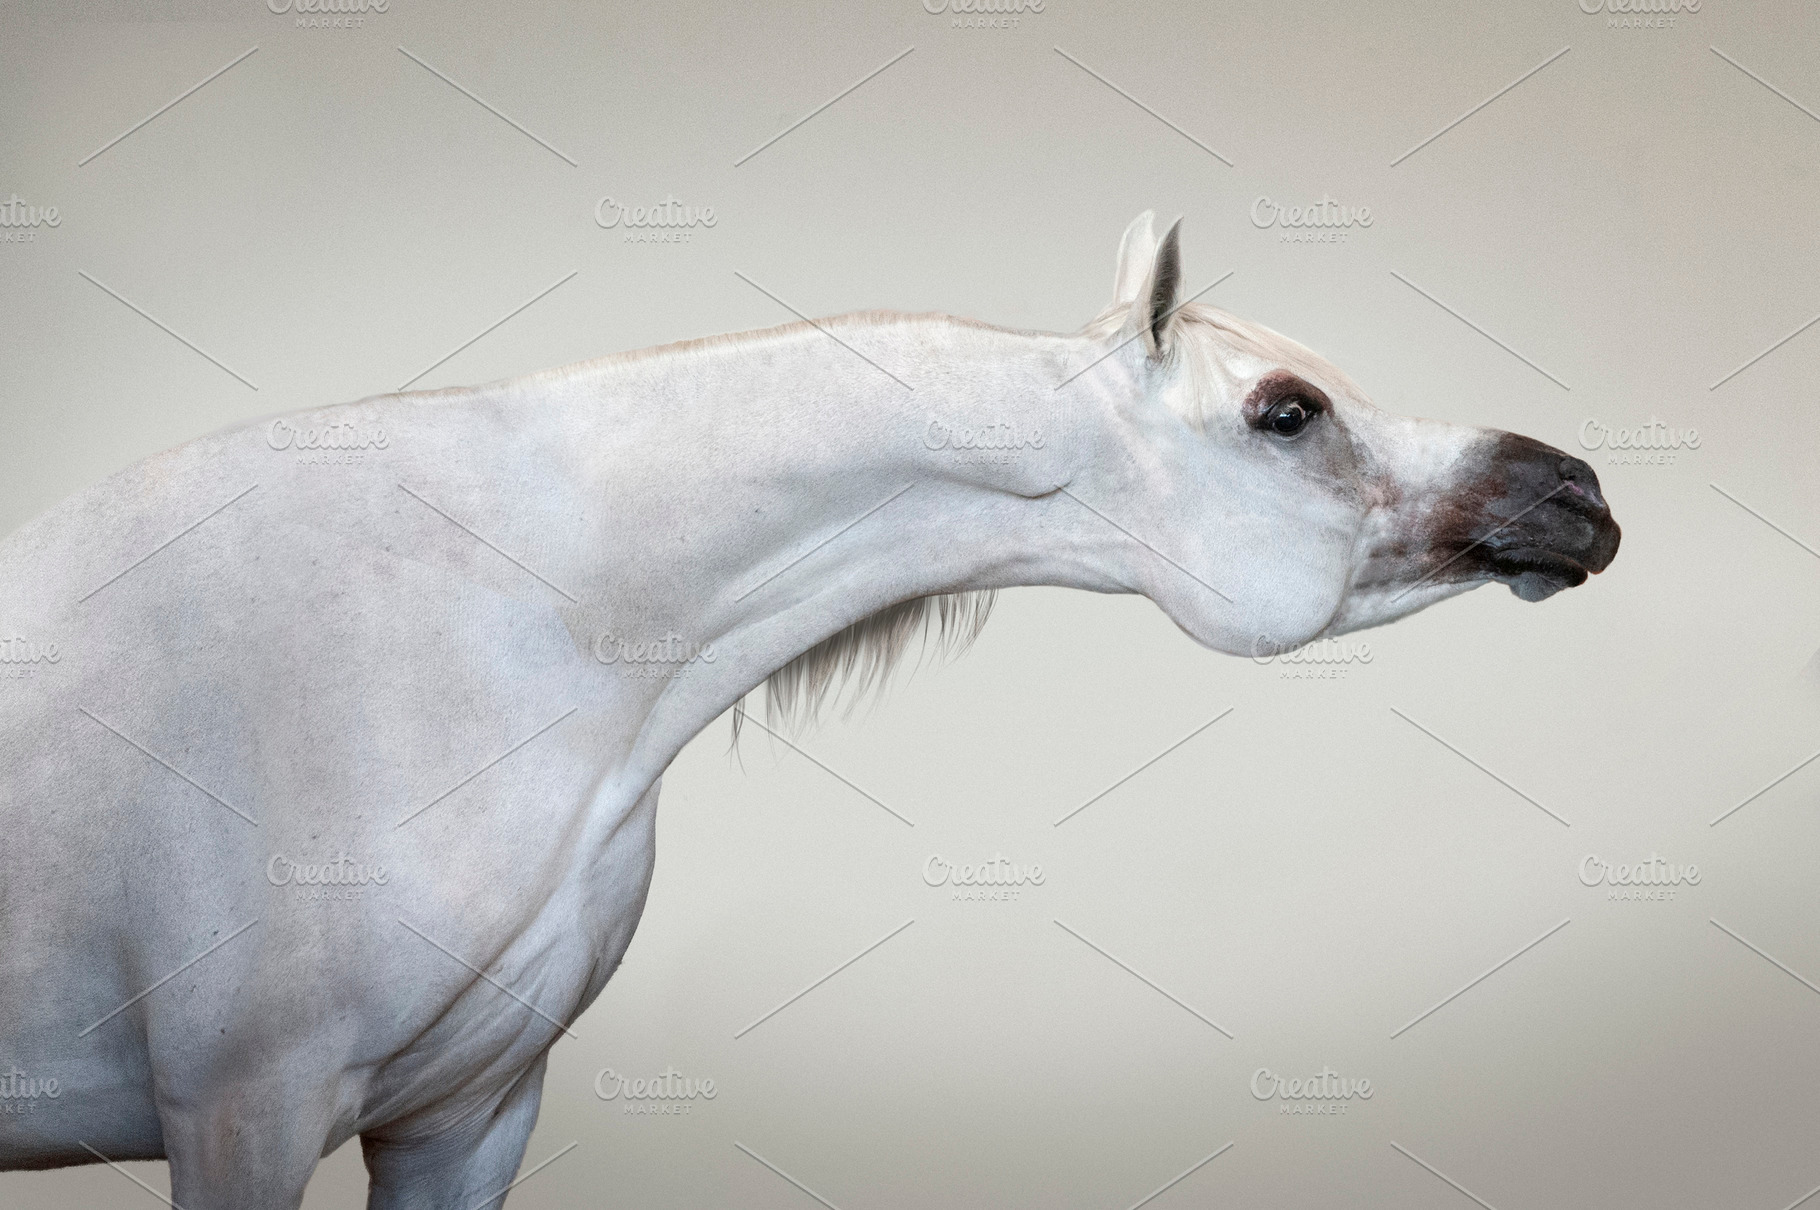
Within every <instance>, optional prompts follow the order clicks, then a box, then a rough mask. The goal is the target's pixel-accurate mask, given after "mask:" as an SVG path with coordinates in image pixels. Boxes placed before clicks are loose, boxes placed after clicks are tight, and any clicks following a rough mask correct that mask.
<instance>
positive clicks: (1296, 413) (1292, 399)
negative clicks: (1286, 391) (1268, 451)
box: [1264, 395, 1315, 437]
mask: <svg viewBox="0 0 1820 1210" xmlns="http://www.w3.org/2000/svg"><path fill="white" fill-rule="evenodd" d="M1314 415H1315V409H1314V408H1313V407H1311V406H1309V404H1308V401H1307V400H1305V399H1303V398H1302V397H1301V396H1299V395H1291V396H1289V397H1288V398H1287V399H1279V400H1278V401H1277V402H1275V403H1273V404H1271V405H1270V410H1269V411H1268V412H1266V413H1265V414H1264V423H1265V424H1267V425H1269V426H1270V431H1271V432H1273V433H1275V434H1277V435H1278V436H1279V437H1293V436H1295V435H1296V434H1297V433H1299V432H1301V431H1302V429H1303V428H1304V427H1305V426H1306V425H1307V424H1308V422H1309V421H1310V420H1311V419H1313V418H1314Z"/></svg>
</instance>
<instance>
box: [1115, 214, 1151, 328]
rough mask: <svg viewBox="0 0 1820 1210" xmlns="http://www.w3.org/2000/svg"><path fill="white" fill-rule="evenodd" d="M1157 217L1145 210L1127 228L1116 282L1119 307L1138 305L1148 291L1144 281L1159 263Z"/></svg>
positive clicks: (1121, 244)
mask: <svg viewBox="0 0 1820 1210" xmlns="http://www.w3.org/2000/svg"><path fill="white" fill-rule="evenodd" d="M1155 218H1156V214H1155V212H1154V211H1150V210H1146V211H1144V213H1142V214H1140V215H1138V216H1137V217H1136V218H1134V219H1132V220H1131V226H1129V227H1127V228H1125V238H1124V239H1122V240H1120V241H1119V269H1118V273H1117V275H1116V276H1114V277H1113V279H1112V305H1113V306H1115V307H1128V306H1130V305H1131V304H1132V303H1134V302H1136V301H1137V297H1138V294H1139V293H1140V292H1142V290H1143V289H1144V279H1145V278H1147V277H1149V276H1150V265H1151V262H1153V261H1154V260H1156V232H1155V230H1154V229H1153V227H1152V225H1151V224H1152V222H1153V221H1154V220H1155Z"/></svg>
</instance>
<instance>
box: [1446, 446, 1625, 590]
mask: <svg viewBox="0 0 1820 1210" xmlns="http://www.w3.org/2000/svg"><path fill="white" fill-rule="evenodd" d="M1490 441H1491V445H1490V447H1489V449H1487V450H1486V453H1485V455H1484V458H1483V462H1482V463H1481V465H1480V466H1479V467H1478V468H1477V469H1476V470H1475V472H1474V473H1473V474H1472V475H1471V476H1470V477H1469V478H1468V480H1467V482H1466V483H1465V484H1463V485H1462V487H1461V488H1460V489H1459V492H1458V494H1457V495H1456V497H1455V502H1454V507H1453V508H1451V509H1449V510H1448V512H1449V513H1450V514H1451V518H1452V524H1451V525H1450V526H1449V529H1450V530H1451V532H1450V533H1448V534H1447V535H1446V537H1445V538H1444V539H1443V540H1442V541H1441V542H1440V543H1439V545H1440V546H1441V547H1442V549H1443V552H1444V553H1443V557H1449V556H1451V558H1450V561H1454V562H1456V565H1463V569H1464V570H1466V571H1467V573H1468V574H1470V575H1474V576H1482V577H1489V578H1490V579H1494V580H1497V581H1498V582H1499V583H1502V584H1508V585H1510V590H1511V592H1513V593H1515V594H1516V595H1517V596H1519V597H1521V598H1522V599H1523V600H1525V601H1540V600H1543V599H1544V598H1547V597H1551V596H1553V595H1554V594H1555V593H1557V592H1560V591H1561V590H1562V589H1563V588H1576V587H1578V586H1579V585H1581V584H1584V583H1585V582H1586V577H1587V576H1588V575H1596V574H1597V573H1599V572H1601V571H1604V570H1605V569H1606V568H1607V567H1609V566H1610V565H1611V561H1612V560H1613V559H1614V558H1616V557H1617V554H1618V540H1619V538H1620V537H1621V531H1620V530H1619V529H1618V523H1617V522H1616V521H1614V520H1612V516H1611V509H1610V508H1609V507H1608V506H1607V505H1606V503H1605V496H1604V494H1603V493H1602V492H1600V490H1599V476H1598V475H1596V474H1594V473H1593V468H1592V467H1590V466H1588V465H1587V464H1586V463H1585V462H1584V461H1583V460H1581V459H1579V458H1575V457H1573V456H1572V455H1570V454H1565V453H1563V452H1562V451H1560V450H1558V449H1555V448H1554V447H1553V446H1549V445H1543V444H1542V443H1541V442H1540V441H1535V440H1532V439H1530V438H1528V437H1521V436H1518V435H1517V434H1515V433H1498V434H1496V435H1494V436H1492V437H1491V438H1490ZM1448 547H1452V548H1454V549H1453V550H1452V551H1447V549H1446V548H1448ZM1449 570H1452V569H1451V568H1450V569H1449ZM1456 574H1457V573H1456Z"/></svg>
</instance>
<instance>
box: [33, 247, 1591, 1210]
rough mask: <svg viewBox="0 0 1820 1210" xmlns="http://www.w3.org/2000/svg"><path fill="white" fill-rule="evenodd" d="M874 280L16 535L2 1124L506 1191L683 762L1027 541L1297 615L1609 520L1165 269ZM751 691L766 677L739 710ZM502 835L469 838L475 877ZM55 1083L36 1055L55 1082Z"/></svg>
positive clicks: (861, 662)
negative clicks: (1081, 295)
mask: <svg viewBox="0 0 1820 1210" xmlns="http://www.w3.org/2000/svg"><path fill="white" fill-rule="evenodd" d="M1180 280H1181V267H1180V257H1179V253H1178V249H1177V228H1176V227H1173V226H1172V227H1171V228H1170V229H1169V230H1168V231H1167V232H1166V233H1165V234H1164V235H1163V237H1162V238H1161V239H1160V240H1159V239H1157V238H1156V237H1155V235H1154V234H1153V230H1152V225H1151V217H1150V215H1149V214H1145V215H1143V216H1141V217H1140V218H1139V219H1138V220H1137V221H1136V222H1135V223H1133V224H1132V226H1131V228H1130V229H1129V230H1128V231H1127V232H1126V233H1125V238H1124V243H1123V247H1122V248H1121V251H1120V257H1119V265H1118V273H1117V286H1116V293H1115V298H1114V302H1113V305H1112V306H1111V307H1110V308H1109V309H1108V310H1107V311H1105V312H1104V313H1103V314H1102V315H1100V316H1099V317H1098V318H1097V319H1095V320H1094V321H1092V322H1091V323H1090V324H1088V325H1087V326H1086V327H1085V328H1084V329H1083V330H1082V331H1080V332H1078V333H1075V334H1073V335H1056V334H1049V333H1037V332H1018V331H1008V330H1005V329H1001V328H996V327H990V326H987V325H985V324H981V323H976V322H972V321H967V320H958V319H953V318H949V317H947V316H942V315H916V316H913V315H899V314H888V313H870V314H859V315H850V316H845V317H842V318H839V319H833V320H827V321H823V322H821V323H816V324H806V323H805V324H792V325H788V326H785V327H782V328H776V329H772V330H769V331H764V332H756V333H747V334H742V335H738V336H728V337H715V338H711V339H708V340H701V341H693V342H689V343H686V344H680V345H672V346H667V347H664V348H661V349H656V350H651V351H647V352H642V353H632V354H625V355H620V356H613V357H607V358H603V359H601V360H598V361H591V362H585V363H582V364H579V365H574V366H570V367H567V368H564V369H560V370H553V371H547V372H544V373H539V374H532V375H529V376H527V377H523V378H516V379H511V380H508V381H505V382H501V383H496V384H493V385H491V386H483V387H476V388H471V389H452V390H443V391H429V392H413V393H409V394H397V395H384V396H378V397H375V398H372V399H367V400H364V401H362V402H359V403H353V404H347V405H345V406H341V407H336V408H330V409H325V410H322V411H318V412H310V413H304V414H299V415H295V416H290V417H285V418H283V419H279V420H275V421H271V422H267V423H260V424H258V425H255V426H250V427H245V428H240V429H237V430H234V431H230V432H227V433H224V434H220V435H217V436H213V437H207V438H203V439H200V440H197V441H192V442H190V443H189V444H187V445H184V446H181V447H179V448H177V449H175V450H172V451H170V452H168V453H165V454H161V455H159V456H157V457H153V458H149V459H147V460H145V461H144V462H141V463H139V464H137V465H135V466H133V467H130V468H128V469H127V470H124V471H122V472H120V473H119V474H117V475H115V476H114V477H112V478H111V479H109V480H107V481H106V482H104V483H102V484H100V485H98V486H96V487H94V488H92V489H90V490H88V491H86V492H84V493H82V494H81V495H79V496H77V497H75V498H73V499H71V500H69V501H66V502H65V503H64V504H62V505H60V506H59V507H57V508H55V509H53V510H52V511H51V512H49V513H47V514H45V515H44V516H42V517H39V518H38V519H37V520H35V521H33V522H31V523H30V524H28V525H27V526H25V527H24V528H23V529H21V530H20V531H18V532H17V533H15V534H13V535H12V536H11V537H10V538H8V539H7V540H6V541H5V543H4V544H3V545H0V637H4V639H5V643H4V644H0V647H3V648H4V653H5V654H4V660H3V661H0V671H3V672H4V673H5V674H6V681H5V682H0V688H3V689H4V692H0V720H3V722H0V835H4V837H5V842H6V854H5V858H4V871H3V873H0V945H3V950H0V1068H4V1069H5V1071H6V1073H7V1079H8V1081H9V1085H8V1087H9V1088H11V1089H14V1091H13V1092H11V1093H9V1095H13V1096H23V1095H27V1094H26V1093H20V1092H18V1091H16V1090H17V1089H20V1088H23V1089H27V1090H35V1091H36V1092H37V1093H42V1092H44V1090H46V1089H47V1088H54V1089H55V1091H56V1096H55V1097H54V1098H53V1099H51V1100H46V1101H43V1102H41V1103H40V1104H39V1105H38V1107H37V1111H36V1112H32V1113H20V1114H8V1115H3V1116H0V1168H43V1167H54V1166H59V1165H67V1164H79V1163H89V1162H97V1161H99V1160H101V1159H107V1160H122V1159H154V1158H159V1157H163V1158H167V1159H168V1160H169V1161H170V1170H171V1187H172V1193H173V1196H174V1198H175V1200H176V1202H177V1203H178V1204H179V1205H181V1206H182V1207H184V1208H185V1210H226V1208H229V1207H231V1208H233V1210H255V1208H265V1207H292V1206H296V1205H297V1204H298V1202H299V1200H300V1198H301V1197H302V1194H303V1190H304V1186H305V1184H306V1182H307V1181H308V1180H309V1177H310V1173H311V1171H312V1169H313V1167H314V1165H315V1164H316V1162H317V1160H318V1158H319V1157H321V1156H322V1155H324V1154H326V1153H327V1152H329V1151H331V1150H333V1149H334V1148H336V1147H338V1146H340V1145H341V1144H342V1143H343V1142H345V1141H346V1140H348V1139H349V1138H351V1137H352V1136H354V1135H356V1134H358V1135H359V1136H360V1138H361V1144H362V1147H363V1149H364V1154H365V1158H366V1164H367V1168H368V1170H369V1172H370V1173H371V1178H372V1184H371V1194H370V1199H369V1203H368V1204H369V1206H371V1207H402V1206H413V1207H445V1206H446V1207H457V1208H459V1210H469V1208H471V1207H473V1206H475V1205H477V1204H486V1205H491V1206H499V1205H501V1204H503V1202H504V1193H503V1190H504V1189H505V1187H506V1186H507V1185H508V1184H509V1183H510V1182H511V1180H512V1178H513V1174H514V1173H515V1172H516V1170H517V1168H518V1165H519V1162H520V1159H521V1157H522V1155H523V1152H524V1148H525V1142H526V1139H527V1137H528V1136H529V1134H530V1132H531V1128H532V1125H533V1123H534V1121H535V1119H536V1116H537V1106H538V1098H539V1095H540V1090H541V1086H542V1081H543V1074H544V1063H545V1057H546V1055H547V1053H548V1051H549V1048H550V1046H551V1044H552V1043H553V1042H554V1040H555V1039H556V1038H557V1036H558V1035H559V1034H560V1033H561V1032H562V1031H563V1030H564V1029H565V1027H566V1025H567V1023H569V1022H571V1021H573V1020H574V1019H575V1018H576V1017H577V1016H579V1015H580V1014H581V1012H582V1011H583V1010H584V1009H586V1008H587V1006H588V1005H589V1004H590V1003H591V1002H592V1001H593V1000H594V998H595V997H596V996H597V995H599V994H600V991H601V988H602V987H603V986H604V985H605V983H606V981H607V979H608V977H609V976H610V975H611V974H612V973H613V970H614V968H615V966H616V965H617V963H618V962H619V960H620V957H621V955H622V954H623V953H624V952H625V949H626V946H627V943H628V942H629V941H630V939H631V937H632V931H633V928H634V927H635V926H636V925H637V923H638V918H639V913H640V911H641V909H642V907H643V905H644V901H645V892H646V888H647V887H648V885H649V883H650V879H651V871H652V857H653V849H652V838H653V813H654V812H655V810H656V806H657V795H658V785H659V779H660V777H661V775H662V774H663V772H664V769H665V768H666V766H668V764H669V763H670V761H671V760H672V758H674V757H675V756H676V754H677V752H678V750H679V749H681V748H682V746H683V745H684V744H685V743H687V742H688V741H689V740H690V738H691V737H693V736H695V735H696V734H697V733H698V732H700V731H701V730H702V729H703V728H704V727H706V726H707V725H708V724H709V723H710V722H711V721H712V720H714V719H715V718H717V717H718V716H720V715H721V714H723V713H725V712H726V711H727V710H728V709H729V707H734V706H736V704H737V703H740V702H741V701H742V700H743V699H744V697H745V695H746V694H747V693H748V692H749V691H751V690H752V689H754V688H755V687H756V686H758V685H759V684H760V683H761V682H765V681H769V692H770V695H771V701H772V704H773V705H775V706H777V707H778V708H779V709H781V710H783V711H785V712H786V713H787V712H788V711H790V710H791V709H792V708H800V707H808V708H811V709H812V708H813V707H814V706H815V705H816V703H817V702H818V701H819V700H820V698H821V697H822V696H823V695H824V694H826V693H827V692H829V691H830V689H831V688H832V687H833V686H835V685H836V684H837V683H838V682H839V681H840V679H841V677H842V675H843V674H847V673H853V674H856V675H857V676H858V677H860V678H861V679H862V680H863V679H866V678H871V677H876V676H878V675H881V674H882V673H883V671H884V670H885V669H886V667H887V666H888V665H889V663H890V661H891V659H892V658H893V657H895V656H896V655H897V654H898V653H899V652H900V651H901V650H902V649H903V647H904V645H905V644H906V642H908V641H909V640H910V639H911V638H912V637H913V636H914V635H915V634H916V633H918V632H919V630H920V629H921V628H922V627H924V626H925V625H928V626H933V627H936V628H938V629H940V630H941V631H942V633H944V634H946V635H949V636H953V635H954V634H956V633H957V632H958V633H959V634H960V635H961V637H963V638H964V637H966V636H967V635H968V634H970V633H971V632H972V631H973V630H974V629H976V628H977V626H978V624H979V623H980V622H981V621H983V619H984V615H985V611H986V608H987V606H988V604H989V602H990V595H989V594H990V593H991V592H992V591H993V590H995V589H998V588H1002V587H1007V586H1011V585H1024V584H1051V585H1067V586H1070V587H1074V588H1084V589H1088V590H1091V591H1095V592H1132V593H1142V594H1143V595H1145V596H1147V597H1149V598H1150V599H1151V600H1153V601H1155V602H1156V603H1157V604H1158V605H1159V606H1160V607H1161V608H1162V609H1163V610H1164V611H1165V612H1166V613H1167V614H1168V615H1169V616H1170V617H1171V618H1173V619H1174V620H1175V621H1176V622H1177V624H1179V625H1180V626H1181V627H1182V629H1183V630H1185V631H1187V632H1188V633H1189V635H1191V636H1192V637H1193V638H1194V639H1195V640H1197V641H1198V642H1200V643H1202V644H1203V645H1205V646H1208V647H1212V648H1215V649H1217V650H1220V651H1225V652H1232V653H1238V654H1245V655H1251V654H1258V653H1259V652H1260V651H1261V650H1263V649H1264V648H1269V649H1284V648H1288V647H1292V646H1295V645H1298V644H1302V643H1306V642H1308V641H1310V640H1313V639H1316V638H1319V637H1323V636H1330V635H1336V634H1340V633H1343V632H1346V631H1350V630H1355V629H1358V628H1359V627H1364V626H1375V625H1379V624H1382V623H1384V622H1388V621H1391V620H1393V619H1395V618H1398V617H1401V616H1403V615H1405V614H1408V613H1411V612H1413V611H1415V610H1417V609H1421V608H1422V607H1424V606H1426V605H1429V604H1431V603H1433V602H1435V601H1438V600H1440V599H1442V598H1443V597H1448V596H1452V595H1454V594H1456V593H1459V592H1463V591H1465V590H1466V589H1469V588H1471V587H1473V586H1475V585H1477V584H1480V583H1483V582H1486V581H1489V580H1498V581H1502V582H1504V583H1506V584H1508V585H1510V587H1511V588H1512V589H1513V591H1515V592H1516V593H1517V595H1518V596H1520V597H1523V598H1524V599H1526V600H1538V599H1540V598H1542V597H1545V596H1547V595H1549V594H1550V593H1552V592H1554V591H1557V590H1558V589H1561V588H1563V587H1567V586H1572V585H1577V584H1579V583H1581V582H1582V581H1583V580H1584V579H1585V578H1586V576H1587V573H1588V572H1596V571H1599V570H1601V569H1603V568H1604V567H1605V566H1606V564H1607V563H1609V562H1610V561H1611V559H1612V557H1613V555H1614V554H1615V553H1616V550H1617V545H1618V527H1617V525H1615V524H1614V523H1613V521H1612V519H1611V515H1610V513H1609V511H1608V510H1607V508H1606V505H1605V502H1604V500H1603V499H1602V498H1601V496H1600V493H1599V487H1598V482H1597V479H1596V477H1595V476H1594V474H1593V471H1592V469H1591V468H1590V467H1588V466H1587V465H1586V463H1584V462H1582V461H1581V460H1580V459H1578V458H1571V457H1568V456H1567V455H1566V454H1563V453H1561V452H1560V451H1559V450H1555V449H1551V448H1549V447H1547V446H1544V445H1542V444H1540V443H1538V442H1535V441H1532V440H1529V439H1528V438H1524V437H1518V436H1514V435H1512V434H1509V433H1503V432H1497V431H1488V430H1483V429H1475V428H1466V427H1461V426H1458V425H1452V424H1442V423H1437V422H1435V421H1429V420H1413V419H1405V418H1401V417H1395V416H1390V415H1386V414H1384V413H1382V412H1379V411H1378V410H1377V409H1375V408H1373V407H1372V406H1371V405H1370V404H1369V403H1368V402H1367V401H1366V400H1365V397H1364V395H1363V393H1362V392H1361V391H1360V390H1359V388H1358V387H1357V386H1355V385H1354V384H1353V383H1352V382H1351V381H1350V380H1349V379H1347V378H1346V376H1345V375H1343V374H1341V373H1340V372H1339V371H1338V370H1336V369H1335V368H1334V367H1333V366H1331V365H1329V364H1328V363H1327V362H1325V361H1323V360H1322V359H1321V358H1319V357H1317V356H1315V355H1314V354H1313V353H1311V352H1309V351H1308V350H1307V349H1304V348H1303V347H1301V346H1300V345H1297V344H1295V343H1294V342H1292V341H1289V340H1287V339H1285V338H1283V337H1281V336H1279V335H1277V334H1276V333H1274V332H1271V331H1268V330H1266V329H1264V328H1261V327H1258V326H1256V325H1254V324H1249V323H1245V322H1242V321H1240V320H1237V319H1235V318H1233V317H1231V316H1229V315H1226V314H1224V313H1222V312H1219V311H1215V310H1212V309H1209V308H1205V307H1199V306H1192V305H1191V306H1184V307H1180V308H1179V309H1178V307H1177V304H1176V299H1177V297H1178V284H1179V282H1180ZM735 718H736V720H737V718H738V715H737V713H736V715H735ZM483 872H484V873H483ZM51 1082H54V1084H52V1083H51Z"/></svg>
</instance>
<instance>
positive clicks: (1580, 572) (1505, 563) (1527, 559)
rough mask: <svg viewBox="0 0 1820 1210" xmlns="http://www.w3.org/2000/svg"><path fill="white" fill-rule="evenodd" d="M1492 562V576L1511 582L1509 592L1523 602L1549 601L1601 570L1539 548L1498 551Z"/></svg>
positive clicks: (1501, 580) (1505, 582)
mask: <svg viewBox="0 0 1820 1210" xmlns="http://www.w3.org/2000/svg"><path fill="white" fill-rule="evenodd" d="M1607 561H1608V562H1609V560H1607ZM1490 562H1491V571H1492V579H1494V580H1496V581H1497V582H1498V583H1500V584H1508V585H1509V586H1510V591H1511V592H1512V593H1514V594H1516V596H1517V597H1518V599H1520V600H1524V601H1546V600H1547V599H1548V598H1549V597H1552V596H1554V595H1555V594H1556V593H1557V592H1560V591H1561V590H1562V589H1564V588H1578V587H1579V586H1580V585H1582V584H1584V583H1586V578H1587V577H1588V576H1589V575H1592V574H1593V573H1594V572H1595V571H1597V570H1602V568H1588V567H1586V566H1585V565H1584V564H1582V563H1580V562H1579V560H1577V559H1574V558H1571V557H1569V556H1567V555H1564V554H1560V553H1558V552H1556V551H1552V550H1542V549H1539V548H1537V547H1519V548H1517V549H1514V550H1503V551H1498V552H1496V553H1494V554H1493V555H1492V556H1491V560H1490Z"/></svg>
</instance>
